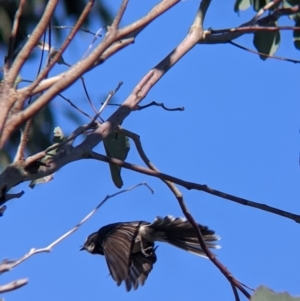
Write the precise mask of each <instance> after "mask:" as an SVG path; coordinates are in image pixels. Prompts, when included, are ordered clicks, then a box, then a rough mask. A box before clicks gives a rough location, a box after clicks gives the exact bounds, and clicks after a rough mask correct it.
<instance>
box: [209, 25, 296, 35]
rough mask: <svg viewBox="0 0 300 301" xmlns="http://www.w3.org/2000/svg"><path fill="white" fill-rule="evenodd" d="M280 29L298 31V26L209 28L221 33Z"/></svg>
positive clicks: (213, 32)
mask: <svg viewBox="0 0 300 301" xmlns="http://www.w3.org/2000/svg"><path fill="white" fill-rule="evenodd" d="M280 30H294V31H300V26H245V27H235V28H225V29H216V30H215V29H211V30H210V33H211V34H221V33H229V32H243V33H252V32H257V31H272V32H273V31H280Z"/></svg>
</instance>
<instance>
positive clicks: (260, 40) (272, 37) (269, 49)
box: [253, 23, 280, 60]
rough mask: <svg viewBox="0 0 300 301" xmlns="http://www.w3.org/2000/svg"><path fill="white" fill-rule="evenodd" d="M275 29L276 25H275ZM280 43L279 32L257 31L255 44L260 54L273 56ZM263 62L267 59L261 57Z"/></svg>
mask: <svg viewBox="0 0 300 301" xmlns="http://www.w3.org/2000/svg"><path fill="white" fill-rule="evenodd" d="M273 26H274V27H275V26H276V24H275V23H274V24H273ZM279 43H280V33H279V31H257V32H255V33H254V39H253V44H254V46H255V48H256V49H257V51H258V52H261V53H264V54H267V55H273V54H274V53H275V52H276V51H277V49H278V46H279ZM260 58H261V59H262V60H266V59H267V57H266V56H263V55H260Z"/></svg>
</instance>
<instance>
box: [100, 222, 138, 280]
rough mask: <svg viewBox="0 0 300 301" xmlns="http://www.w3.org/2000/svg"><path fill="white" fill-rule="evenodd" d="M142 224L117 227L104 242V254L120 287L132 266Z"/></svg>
mask: <svg viewBox="0 0 300 301" xmlns="http://www.w3.org/2000/svg"><path fill="white" fill-rule="evenodd" d="M139 227H140V223H138V222H137V223H130V224H129V223H128V224H120V225H118V226H115V227H114V228H113V229H112V230H111V231H110V233H109V234H108V235H106V237H105V239H104V241H103V244H102V246H103V252H104V256H105V259H106V262H107V266H108V269H109V271H110V274H111V276H112V278H113V279H114V280H115V281H116V282H117V285H118V286H119V285H120V284H121V283H122V281H124V280H126V278H127V276H128V272H129V266H130V265H131V251H132V249H133V246H134V244H135V240H136V237H137V234H138V231H139Z"/></svg>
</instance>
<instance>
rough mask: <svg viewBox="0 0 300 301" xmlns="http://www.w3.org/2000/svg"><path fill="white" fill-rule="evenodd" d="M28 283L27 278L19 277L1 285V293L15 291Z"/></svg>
mask: <svg viewBox="0 0 300 301" xmlns="http://www.w3.org/2000/svg"><path fill="white" fill-rule="evenodd" d="M27 283H28V279H27V278H23V279H18V280H15V281H12V282H10V283H7V284H2V285H0V294H3V293H7V292H10V291H14V290H16V289H18V288H20V287H22V286H24V285H25V284H27Z"/></svg>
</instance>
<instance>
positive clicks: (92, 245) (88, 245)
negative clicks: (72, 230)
mask: <svg viewBox="0 0 300 301" xmlns="http://www.w3.org/2000/svg"><path fill="white" fill-rule="evenodd" d="M97 246H98V242H97V232H95V233H92V234H90V235H89V236H88V237H87V239H86V241H85V243H84V245H83V247H82V248H81V249H80V251H83V250H85V251H88V252H89V253H91V254H99V253H100V254H101V253H102V252H99V250H98V249H99V247H97ZM100 248H101V247H100ZM101 249H102V248H101Z"/></svg>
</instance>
